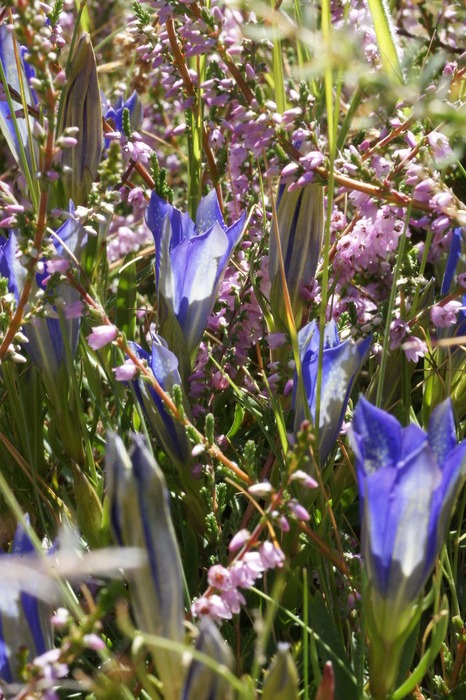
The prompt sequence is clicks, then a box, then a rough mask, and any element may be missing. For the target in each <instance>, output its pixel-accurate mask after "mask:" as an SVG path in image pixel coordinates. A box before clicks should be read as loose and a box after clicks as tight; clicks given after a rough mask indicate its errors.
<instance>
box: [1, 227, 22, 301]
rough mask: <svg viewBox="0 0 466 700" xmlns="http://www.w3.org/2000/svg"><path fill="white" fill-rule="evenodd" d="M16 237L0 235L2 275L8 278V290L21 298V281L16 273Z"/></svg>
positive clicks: (16, 297)
mask: <svg viewBox="0 0 466 700" xmlns="http://www.w3.org/2000/svg"><path fill="white" fill-rule="evenodd" d="M16 247H17V243H16V237H15V236H14V235H13V234H11V235H10V236H9V237H8V238H3V237H0V276H1V277H4V278H5V279H7V280H8V291H9V292H11V293H12V294H14V295H15V299H16V301H18V299H19V282H18V279H17V275H16V269H17V265H16Z"/></svg>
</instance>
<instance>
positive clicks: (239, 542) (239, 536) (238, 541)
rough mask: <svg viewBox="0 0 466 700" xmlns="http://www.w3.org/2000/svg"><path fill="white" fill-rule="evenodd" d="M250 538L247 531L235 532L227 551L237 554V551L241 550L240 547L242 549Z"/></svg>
mask: <svg viewBox="0 0 466 700" xmlns="http://www.w3.org/2000/svg"><path fill="white" fill-rule="evenodd" d="M250 537H251V533H250V532H249V530H246V529H243V530H239V532H237V533H236V535H234V537H233V538H232V540H231V542H230V544H229V546H228V549H229V550H230V552H237V551H238V549H241V547H243V546H244V545H245V544H246V542H247V541H248V540H249V538H250Z"/></svg>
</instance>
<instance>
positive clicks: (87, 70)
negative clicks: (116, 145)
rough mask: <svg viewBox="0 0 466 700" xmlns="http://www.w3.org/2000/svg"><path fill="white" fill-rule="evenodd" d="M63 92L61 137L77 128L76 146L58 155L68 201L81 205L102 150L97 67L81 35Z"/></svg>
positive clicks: (93, 56)
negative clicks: (68, 130)
mask: <svg viewBox="0 0 466 700" xmlns="http://www.w3.org/2000/svg"><path fill="white" fill-rule="evenodd" d="M66 78H67V79H66V85H65V88H64V93H63V110H62V114H61V121H60V129H59V132H60V133H61V134H65V135H66V130H67V129H69V128H71V129H74V128H75V127H78V129H79V131H78V132H77V136H76V138H77V141H78V143H77V145H76V146H75V147H74V148H67V149H65V150H64V151H63V153H62V164H63V165H64V166H67V167H68V168H69V170H67V173H65V175H64V177H63V184H64V186H65V191H66V194H67V197H68V198H71V199H73V201H74V202H75V203H76V204H82V205H84V204H85V203H86V200H87V196H88V194H89V192H90V190H91V186H92V183H93V182H94V180H95V179H96V176H97V168H98V165H99V163H100V158H101V155H102V148H103V134H102V107H101V102H100V90H99V82H98V79H97V65H96V60H95V55H94V50H93V48H92V44H91V40H90V38H89V34H87V33H86V32H83V34H81V37H80V38H79V40H78V42H77V45H76V48H75V50H74V53H73V57H72V59H71V61H70V63H69V67H68V72H67V76H66Z"/></svg>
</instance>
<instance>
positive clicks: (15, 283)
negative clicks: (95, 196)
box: [0, 202, 86, 384]
mask: <svg viewBox="0 0 466 700" xmlns="http://www.w3.org/2000/svg"><path fill="white" fill-rule="evenodd" d="M85 239H86V233H85V230H84V228H83V227H82V225H81V224H80V223H79V222H78V220H77V219H76V218H75V217H74V205H73V203H72V202H70V210H69V216H68V219H67V220H66V221H65V223H64V224H62V226H60V228H59V229H58V230H57V232H56V236H55V237H54V238H53V239H52V240H53V244H54V247H55V250H56V254H57V257H63V258H64V259H67V258H68V253H67V251H68V250H70V251H71V252H72V253H73V254H77V255H79V253H80V251H81V249H82V246H83V245H84V242H85ZM46 268H47V263H45V270H44V272H43V273H40V274H37V275H36V283H37V286H38V287H39V288H40V289H42V290H44V292H45V295H46V297H45V298H46V299H47V288H46V286H45V285H44V281H45V279H46V278H47V277H48V272H47V269H46ZM0 275H1V276H2V277H5V278H6V279H7V280H8V290H9V291H10V292H12V293H13V294H14V295H15V298H16V301H18V299H19V297H20V294H21V290H22V287H23V283H24V278H25V275H26V270H25V268H24V267H23V266H22V265H21V263H20V262H19V260H18V241H17V238H16V234H15V232H14V231H11V232H10V235H9V237H8V238H0ZM54 293H55V297H60V298H61V300H62V301H63V310H62V313H63V311H64V309H66V305H67V304H70V303H73V302H76V301H78V300H79V298H80V297H79V292H77V291H76V290H75V289H74V288H73V287H71V286H70V285H68V284H65V283H60V284H58V286H57V287H56V288H55V290H54ZM51 302H52V303H51V315H50V316H49V317H46V318H45V317H42V316H37V317H35V318H33V319H32V320H31V321H30V322H29V323H27V324H26V325H25V326H24V328H23V332H24V334H25V336H26V337H27V338H28V340H29V342H28V343H27V345H26V349H27V353H28V355H29V356H30V358H31V360H32V361H33V362H34V364H36V365H37V366H38V367H39V369H40V370H41V371H42V372H43V374H44V375H47V377H48V378H50V379H51V384H53V382H54V381H55V379H56V374H57V372H58V370H59V369H60V366H61V365H62V364H63V363H64V361H65V357H66V352H65V341H64V337H63V332H62V329H63V330H64V331H65V335H66V343H68V345H69V348H70V351H71V354H72V355H74V354H75V352H76V348H77V344H78V336H79V328H80V318H79V317H78V318H69V319H67V318H66V314H63V318H62V319H61V320H60V319H59V318H58V313H57V311H56V309H54V307H53V299H52V300H51Z"/></svg>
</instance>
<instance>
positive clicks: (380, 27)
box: [368, 0, 404, 83]
mask: <svg viewBox="0 0 466 700" xmlns="http://www.w3.org/2000/svg"><path fill="white" fill-rule="evenodd" d="M368 5H369V9H370V11H371V15H372V21H373V22H374V29H375V34H376V37H377V43H378V45H379V51H380V58H381V59H382V65H383V67H384V68H385V71H386V73H387V75H389V76H390V77H391V78H392V79H394V80H395V81H396V82H399V83H403V82H404V79H403V71H402V69H401V63H400V49H399V47H398V45H397V40H396V34H395V30H394V28H393V22H392V18H391V15H390V9H389V7H388V4H387V1H386V0H368Z"/></svg>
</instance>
